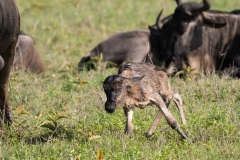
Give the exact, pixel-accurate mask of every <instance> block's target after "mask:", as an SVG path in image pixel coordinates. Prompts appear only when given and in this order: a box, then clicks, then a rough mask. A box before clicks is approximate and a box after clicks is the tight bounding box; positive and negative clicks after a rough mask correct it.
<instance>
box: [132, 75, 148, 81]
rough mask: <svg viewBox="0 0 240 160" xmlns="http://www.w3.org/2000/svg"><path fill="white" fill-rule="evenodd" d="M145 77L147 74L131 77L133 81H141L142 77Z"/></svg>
mask: <svg viewBox="0 0 240 160" xmlns="http://www.w3.org/2000/svg"><path fill="white" fill-rule="evenodd" d="M143 77H145V75H144V76H142V77H133V78H132V79H131V82H138V81H140V80H141V79H143Z"/></svg>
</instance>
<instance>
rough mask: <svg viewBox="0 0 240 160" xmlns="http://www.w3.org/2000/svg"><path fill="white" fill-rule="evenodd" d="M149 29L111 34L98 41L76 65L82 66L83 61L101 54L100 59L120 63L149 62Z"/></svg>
mask: <svg viewBox="0 0 240 160" xmlns="http://www.w3.org/2000/svg"><path fill="white" fill-rule="evenodd" d="M149 35H150V32H149V30H147V29H146V30H134V31H129V32H120V33H116V34H114V35H112V36H111V37H109V38H107V39H106V40H104V41H103V42H101V43H99V44H98V45H97V46H96V47H95V48H93V49H92V50H91V51H90V52H89V53H88V54H87V55H86V56H84V57H82V59H81V60H80V62H79V63H78V67H83V65H84V63H85V62H87V61H89V60H91V58H92V57H95V56H99V55H100V54H102V56H103V57H102V58H103V59H102V61H109V62H113V63H116V64H117V65H120V64H122V63H123V62H124V61H133V62H143V61H146V62H149V61H150V59H149V58H151V56H150V55H149V56H150V57H148V56H147V55H148V53H149V51H150V46H149Z"/></svg>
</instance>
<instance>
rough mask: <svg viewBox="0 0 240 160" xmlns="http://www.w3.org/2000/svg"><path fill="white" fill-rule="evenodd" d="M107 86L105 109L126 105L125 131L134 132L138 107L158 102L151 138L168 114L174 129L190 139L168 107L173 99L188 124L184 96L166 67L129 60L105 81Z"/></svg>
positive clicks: (112, 110)
mask: <svg viewBox="0 0 240 160" xmlns="http://www.w3.org/2000/svg"><path fill="white" fill-rule="evenodd" d="M103 88H104V91H105V94H106V96H107V101H106V103H105V110H106V111H107V112H108V113H113V112H114V111H115V110H116V109H117V108H119V107H121V106H123V109H124V113H125V116H126V119H127V121H126V128H125V133H131V132H132V130H133V124H132V118H133V110H134V107H137V108H141V109H144V108H145V107H146V106H147V105H154V106H156V107H158V108H159V111H158V114H157V116H156V118H155V120H154V122H153V124H152V126H151V127H150V129H149V131H148V133H147V134H146V137H147V138H149V137H151V135H152V133H153V132H154V130H155V129H156V127H157V125H158V123H159V121H160V119H161V117H162V116H163V115H164V116H165V118H166V120H167V122H168V124H169V125H170V126H171V127H172V128H173V129H175V130H176V131H177V132H178V133H179V134H180V135H181V136H182V137H183V138H185V139H189V138H188V137H187V136H186V135H185V134H184V132H183V131H182V130H181V128H180V125H179V124H178V122H177V121H176V119H175V118H174V117H173V116H172V114H171V112H170V111H169V110H168V105H169V103H170V102H171V101H172V100H173V102H175V103H176V105H177V107H178V109H179V111H180V115H181V119H182V122H183V124H186V120H185V117H184V113H183V108H182V99H181V96H180V95H179V94H178V93H177V92H174V91H172V89H171V87H170V82H169V79H168V76H167V74H166V73H165V72H164V69H163V70H162V69H158V68H156V67H155V66H154V65H152V64H149V63H148V64H146V63H137V62H129V63H126V64H124V65H122V66H121V67H120V68H119V71H118V74H117V75H110V76H108V77H107V78H106V79H105V81H104V82H103Z"/></svg>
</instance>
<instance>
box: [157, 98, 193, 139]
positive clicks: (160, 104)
mask: <svg viewBox="0 0 240 160" xmlns="http://www.w3.org/2000/svg"><path fill="white" fill-rule="evenodd" d="M156 105H157V106H158V107H159V108H160V110H161V111H162V113H163V115H164V116H165V118H166V120H167V122H168V124H169V125H170V126H171V128H172V129H175V130H176V131H177V132H178V133H179V134H180V135H181V136H182V137H183V138H184V139H187V140H189V138H188V137H187V136H186V135H185V133H184V132H183V131H182V129H181V128H180V125H179V123H178V122H177V120H176V119H175V118H174V117H173V115H172V114H171V112H170V111H169V110H168V108H167V106H166V104H165V102H164V101H163V99H162V97H161V96H158V98H157V99H156Z"/></svg>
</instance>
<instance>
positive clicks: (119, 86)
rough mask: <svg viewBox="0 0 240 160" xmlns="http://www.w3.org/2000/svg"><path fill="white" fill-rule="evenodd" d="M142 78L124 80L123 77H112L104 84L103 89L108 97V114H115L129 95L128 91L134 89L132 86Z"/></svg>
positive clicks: (106, 104) (106, 105) (106, 107)
mask: <svg viewBox="0 0 240 160" xmlns="http://www.w3.org/2000/svg"><path fill="white" fill-rule="evenodd" d="M143 77H144V76H142V77H133V78H131V79H129V78H124V77H122V76H121V75H110V76H108V77H107V78H106V79H105V80H104V82H103V89H104V92H105V94H106V96H107V101H106V103H105V110H106V111H107V112H108V113H113V112H114V111H115V110H116V109H117V108H118V107H119V105H121V104H122V101H123V99H124V98H126V97H127V96H128V95H127V89H131V88H133V87H132V85H134V84H136V82H138V81H139V80H141V79H142V78H143ZM123 97H124V98H123Z"/></svg>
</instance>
